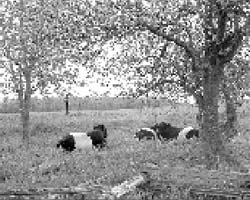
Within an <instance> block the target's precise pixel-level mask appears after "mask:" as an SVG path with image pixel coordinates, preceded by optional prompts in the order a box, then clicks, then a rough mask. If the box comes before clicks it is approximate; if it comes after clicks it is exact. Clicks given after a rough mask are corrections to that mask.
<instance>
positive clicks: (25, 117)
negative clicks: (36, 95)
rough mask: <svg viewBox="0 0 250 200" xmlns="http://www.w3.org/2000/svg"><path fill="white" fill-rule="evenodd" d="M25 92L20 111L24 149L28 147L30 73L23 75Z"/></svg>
mask: <svg viewBox="0 0 250 200" xmlns="http://www.w3.org/2000/svg"><path fill="white" fill-rule="evenodd" d="M24 76H25V81H26V82H25V85H26V88H25V92H24V97H23V103H22V104H23V105H22V109H21V120H22V126H23V131H22V135H23V143H24V145H25V147H27V148H28V147H29V132H30V131H29V119H30V116H29V113H30V98H31V74H30V72H26V73H25V75H24Z"/></svg>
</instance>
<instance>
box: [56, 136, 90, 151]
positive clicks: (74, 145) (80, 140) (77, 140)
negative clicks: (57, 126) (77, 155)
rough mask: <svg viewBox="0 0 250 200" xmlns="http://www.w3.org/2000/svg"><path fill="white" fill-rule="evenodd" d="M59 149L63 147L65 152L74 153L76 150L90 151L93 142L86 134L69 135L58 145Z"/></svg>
mask: <svg viewBox="0 0 250 200" xmlns="http://www.w3.org/2000/svg"><path fill="white" fill-rule="evenodd" d="M56 146H57V148H60V147H62V149H63V150H65V151H69V152H71V151H74V150H75V149H89V148H91V147H92V141H91V140H90V138H89V137H88V136H87V134H86V133H84V132H74V133H69V134H68V135H66V136H64V137H63V138H62V139H61V140H59V141H58V143H57V145H56Z"/></svg>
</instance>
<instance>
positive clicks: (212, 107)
mask: <svg viewBox="0 0 250 200" xmlns="http://www.w3.org/2000/svg"><path fill="white" fill-rule="evenodd" d="M216 69H217V70H216ZM220 82H221V72H220V70H219V67H218V66H217V67H215V66H208V67H207V69H206V70H205V71H204V82H203V117H202V124H201V139H202V142H203V151H204V156H205V162H206V163H205V164H206V166H207V168H210V169H211V168H217V164H218V161H219V160H218V159H219V156H220V155H221V153H222V152H223V151H224V146H223V140H222V135H221V132H220V130H219V115H218V102H219V86H220Z"/></svg>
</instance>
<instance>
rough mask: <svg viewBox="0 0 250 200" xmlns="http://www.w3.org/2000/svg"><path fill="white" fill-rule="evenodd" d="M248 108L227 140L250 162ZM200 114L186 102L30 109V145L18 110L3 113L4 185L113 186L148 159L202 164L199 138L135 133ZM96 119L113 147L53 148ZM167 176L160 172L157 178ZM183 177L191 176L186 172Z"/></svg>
mask: <svg viewBox="0 0 250 200" xmlns="http://www.w3.org/2000/svg"><path fill="white" fill-rule="evenodd" d="M248 110H249V106H248V105H245V107H244V108H242V109H240V110H239V113H238V115H239V123H240V126H241V129H240V130H241V131H242V133H244V134H242V135H241V136H240V139H239V140H237V142H236V143H232V144H230V145H231V146H230V145H229V147H230V149H231V151H232V154H233V155H235V157H237V158H239V160H240V161H241V162H242V163H244V164H248V163H250V154H249V152H250V147H249V143H248V142H249V139H248V138H249V137H248V135H249V131H248V130H249V128H250V127H249V123H248V120H249V117H250V112H249V111H248ZM243 111H244V112H243ZM196 113H197V108H195V107H192V106H188V105H177V106H175V107H174V106H162V107H161V108H146V109H143V110H140V109H120V110H85V111H72V112H71V113H70V114H69V115H68V116H66V115H65V113H64V112H48V113H46V112H42V113H38V112H32V113H31V145H30V148H29V149H25V148H24V147H23V146H22V142H21V130H20V127H21V126H20V121H19V120H20V119H19V115H18V114H0V122H1V123H0V138H1V140H0V189H1V190H6V189H15V188H19V189H20V188H23V189H27V188H37V187H65V186H76V185H78V184H80V183H86V182H96V181H97V182H98V183H100V184H103V185H106V186H114V185H116V184H119V183H121V182H123V181H124V180H126V179H128V178H131V177H132V176H134V175H138V173H140V172H141V170H143V169H144V168H145V165H147V164H148V163H151V164H156V165H158V166H159V167H170V168H171V169H174V168H175V167H179V166H181V167H182V168H184V169H189V168H190V167H193V166H196V165H200V164H201V163H202V159H201V157H200V155H199V153H200V149H199V145H198V144H199V141H198V140H192V141H187V142H178V141H174V142H168V143H164V144H162V145H157V144H156V143H155V142H153V141H146V142H137V141H136V140H134V138H133V135H134V133H135V131H136V129H138V128H140V127H145V126H151V125H152V124H154V123H155V122H161V121H165V122H170V123H171V124H173V125H176V126H178V127H183V126H185V125H191V126H194V127H197V124H196V121H195V114H196ZM98 123H103V124H105V126H106V127H107V129H108V145H109V149H107V150H105V151H99V152H98V151H92V150H91V151H85V150H82V151H75V152H73V153H64V152H62V151H61V150H59V149H56V148H55V147H56V143H57V141H58V140H59V139H60V138H61V137H62V136H64V135H65V134H67V133H69V132H71V131H88V130H90V129H92V128H93V125H95V124H98ZM243 141H244V142H243ZM245 141H248V142H245ZM223 170H225V169H223ZM195 173H197V171H196V172H195ZM167 176H169V175H166V177H165V176H164V177H162V176H160V175H159V176H158V178H157V179H159V180H161V179H166V178H167ZM181 176H182V178H184V179H185V176H187V177H186V179H190V178H189V177H188V176H189V174H188V173H187V174H184V175H181ZM174 177H177V178H180V177H179V176H178V175H175V174H174V172H173V173H171V179H174ZM179 182H180V181H179ZM189 182H190V180H189ZM162 199H164V198H162Z"/></svg>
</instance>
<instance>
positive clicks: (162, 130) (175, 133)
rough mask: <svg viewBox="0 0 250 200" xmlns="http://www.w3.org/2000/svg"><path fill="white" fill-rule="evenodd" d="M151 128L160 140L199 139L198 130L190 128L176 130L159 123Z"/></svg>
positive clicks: (176, 128)
mask: <svg viewBox="0 0 250 200" xmlns="http://www.w3.org/2000/svg"><path fill="white" fill-rule="evenodd" d="M152 128H153V129H154V130H155V132H156V134H157V136H158V138H160V139H161V140H170V139H190V138H193V137H197V138H198V137H199V130H197V129H194V128H193V127H191V126H188V127H185V128H178V127H175V126H172V125H171V124H169V123H165V122H161V123H159V124H156V125H154V126H153V127H152Z"/></svg>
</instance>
